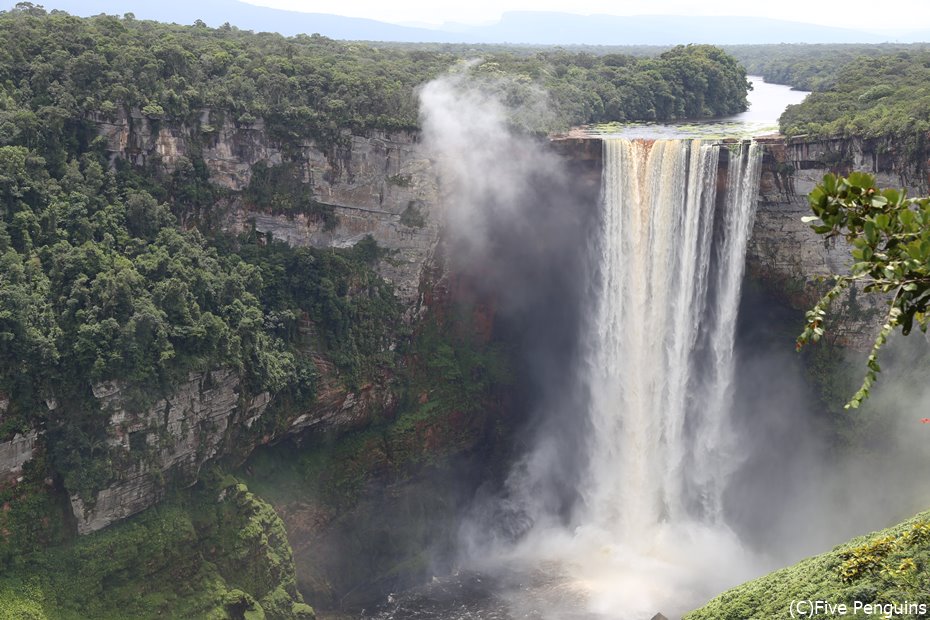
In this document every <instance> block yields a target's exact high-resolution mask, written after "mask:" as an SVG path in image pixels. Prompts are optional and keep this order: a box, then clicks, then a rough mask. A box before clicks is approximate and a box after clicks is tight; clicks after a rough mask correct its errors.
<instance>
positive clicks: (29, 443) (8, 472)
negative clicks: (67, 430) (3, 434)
mask: <svg viewBox="0 0 930 620" xmlns="http://www.w3.org/2000/svg"><path fill="white" fill-rule="evenodd" d="M38 436H39V435H38V433H37V432H36V431H34V430H32V431H29V432H28V433H26V434H24V435H23V434H20V433H16V434H15V435H13V438H12V439H10V440H9V441H4V442H0V484H2V483H3V482H5V481H6V480H9V479H13V480H15V479H16V478H17V477H18V476H19V474H20V472H22V470H23V465H24V464H25V463H26V461H28V460H29V459H31V458H32V455H33V453H34V452H35V446H36V440H37V439H38Z"/></svg>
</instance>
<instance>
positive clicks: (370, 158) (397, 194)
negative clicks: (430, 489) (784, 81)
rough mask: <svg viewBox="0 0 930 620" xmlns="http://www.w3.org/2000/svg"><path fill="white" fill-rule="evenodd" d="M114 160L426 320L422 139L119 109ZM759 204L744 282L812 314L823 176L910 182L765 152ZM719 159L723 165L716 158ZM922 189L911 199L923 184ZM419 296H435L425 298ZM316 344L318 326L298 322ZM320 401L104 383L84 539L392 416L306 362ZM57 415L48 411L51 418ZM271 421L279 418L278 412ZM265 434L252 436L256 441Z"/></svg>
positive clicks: (102, 124)
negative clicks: (342, 265)
mask: <svg viewBox="0 0 930 620" xmlns="http://www.w3.org/2000/svg"><path fill="white" fill-rule="evenodd" d="M94 121H95V122H96V124H97V127H98V130H99V133H100V135H101V136H102V137H103V138H104V140H105V141H106V144H107V150H108V152H109V154H110V157H111V160H112V161H113V162H114V163H115V162H116V160H118V159H122V160H125V161H128V162H131V163H133V164H135V165H140V166H151V165H158V166H164V167H165V169H167V170H172V169H174V168H175V167H178V166H182V165H185V160H186V161H188V162H189V161H190V160H191V158H194V157H198V158H201V159H202V161H203V163H204V165H205V166H206V169H207V170H208V171H209V175H210V181H211V182H212V183H214V184H215V185H217V186H218V187H221V188H223V189H224V190H227V192H226V193H225V195H224V198H223V199H222V200H221V203H220V204H219V205H218V207H217V213H216V214H213V215H214V216H215V217H216V221H217V222H218V225H219V227H221V228H222V229H225V230H227V231H231V232H246V231H249V230H251V229H252V228H253V227H254V230H256V231H258V232H260V233H264V234H267V235H270V236H272V237H274V238H275V239H279V240H282V241H285V242H287V243H289V244H291V245H296V246H302V245H303V246H314V247H318V248H329V247H334V248H335V247H347V246H351V245H353V244H354V243H356V242H358V241H359V240H361V239H362V238H364V237H365V236H366V235H371V236H372V237H373V238H374V239H375V241H377V243H378V245H379V246H380V247H382V248H384V249H386V250H388V253H387V254H386V256H385V257H384V258H383V259H381V260H380V262H379V263H378V265H377V270H378V272H379V273H380V275H382V276H383V277H384V278H385V279H387V280H389V281H390V282H392V283H393V285H394V287H395V290H396V293H397V295H398V297H399V298H400V300H401V301H402V302H403V304H404V313H405V316H406V317H407V320H408V321H411V322H414V321H416V320H417V318H418V317H420V316H423V315H424V313H426V312H427V310H428V306H429V305H430V304H432V303H433V299H432V297H431V296H432V295H434V294H435V292H436V291H442V290H446V289H445V288H444V287H443V286H433V285H434V284H435V282H433V283H432V284H433V285H428V286H424V282H425V281H426V280H429V279H432V280H434V281H435V280H436V279H437V278H438V279H441V278H442V277H443V274H442V273H441V272H442V269H437V268H436V265H437V264H441V262H442V261H441V257H438V256H436V254H437V252H438V250H437V248H438V241H439V236H440V235H439V229H440V220H441V208H442V202H443V198H442V192H443V188H442V183H441V179H440V178H439V176H438V172H437V170H438V166H436V165H435V162H434V161H433V158H432V156H431V154H430V153H428V152H426V150H425V148H424V147H423V145H422V144H421V143H420V142H419V136H418V135H417V134H415V133H405V132H400V133H384V132H373V133H371V134H368V135H365V136H354V135H345V136H343V139H342V140H340V141H339V144H338V145H329V146H326V147H322V146H320V145H318V144H316V143H314V142H313V141H309V140H308V141H304V142H301V143H299V144H297V145H294V144H289V145H288V147H287V148H284V147H282V145H281V144H279V143H277V142H276V141H275V140H273V139H272V138H271V137H270V136H269V133H268V131H266V129H265V128H264V126H263V125H262V123H261V122H260V121H258V122H256V123H254V124H251V125H247V126H240V125H236V124H234V123H233V122H231V121H230V120H229V119H228V118H225V117H222V116H216V115H214V114H212V113H211V112H210V111H204V112H203V114H202V115H201V117H200V119H199V122H198V123H194V124H192V125H189V126H188V125H172V124H169V123H166V122H163V121H158V120H153V119H148V118H146V117H144V116H143V115H142V114H141V113H139V112H138V111H122V112H121V113H120V114H119V115H118V116H117V117H116V118H114V119H105V118H97V119H94ZM765 142H766V144H765V156H764V157H765V159H764V162H763V175H762V181H761V183H760V188H759V206H758V210H757V213H756V219H755V225H754V229H753V234H752V238H751V240H750V245H749V249H748V256H747V261H748V268H749V273H750V274H751V276H752V277H754V278H757V279H759V280H761V281H763V282H766V283H767V284H768V285H769V286H770V287H771V288H773V289H774V290H776V291H777V292H778V294H779V295H783V296H784V297H785V298H786V299H787V300H788V301H789V302H790V303H792V304H793V305H795V306H796V307H798V308H806V307H809V306H810V305H811V304H812V303H813V301H815V300H816V298H817V296H818V295H819V294H820V292H822V291H823V290H824V284H823V283H822V282H819V281H818V280H817V276H818V275H827V274H829V273H834V272H840V271H843V270H845V269H846V268H847V267H848V265H849V258H848V250H847V248H846V247H844V245H843V243H842V242H841V241H837V242H827V243H825V242H824V241H823V240H822V239H821V238H820V237H818V236H817V235H815V234H814V233H813V232H812V231H811V230H810V228H809V226H808V225H807V224H804V223H803V222H802V221H801V217H802V216H803V215H806V214H808V213H809V209H808V206H807V197H806V196H807V192H809V191H810V189H812V187H813V186H814V185H815V184H816V183H817V182H818V181H819V180H820V178H821V177H822V175H823V174H824V173H825V172H827V171H830V170H833V171H837V172H841V173H847V172H848V171H849V169H851V168H850V167H854V168H856V169H864V170H867V171H870V172H875V173H877V174H878V176H879V183H880V184H882V185H887V186H901V185H904V184H905V183H904V181H907V182H910V183H912V184H914V183H915V178H916V179H917V181H920V178H919V177H915V176H914V175H913V174H910V175H905V174H903V173H902V172H901V170H902V169H901V168H900V167H896V164H895V161H894V159H893V158H889V157H886V156H884V155H882V154H881V153H880V151H881V149H880V148H879V146H880V145H879V146H875V145H874V144H873V145H870V144H868V143H863V142H851V141H820V142H805V141H792V142H786V141H785V140H783V139H781V138H780V137H778V138H771V139H767V140H765ZM549 148H551V149H553V150H554V151H555V152H556V153H557V154H559V155H560V156H561V157H563V158H564V159H565V161H566V163H567V164H568V166H569V168H570V171H571V174H572V176H573V178H574V179H575V181H576V182H577V184H578V188H579V190H578V191H579V194H580V195H588V196H591V195H597V192H598V191H599V187H600V178H601V165H602V152H601V142H600V140H598V139H596V138H591V137H574V138H565V139H556V140H552V141H551V142H550V143H549ZM722 161H723V159H722ZM260 163H263V164H265V165H266V166H277V165H281V164H283V163H290V164H294V165H296V166H297V167H298V169H299V170H300V173H301V175H302V181H303V183H304V184H305V186H306V188H307V191H308V192H309V193H311V195H312V196H313V197H314V199H315V200H317V201H318V202H320V203H322V204H324V205H326V206H327V208H330V209H331V210H332V213H333V214H334V215H335V219H334V221H330V222H329V223H328V224H327V223H326V222H324V221H320V220H319V219H317V218H314V217H313V216H312V215H308V214H301V213H297V214H288V213H276V212H274V210H273V209H272V208H270V206H267V205H255V204H251V203H250V202H249V201H248V200H246V198H245V194H246V192H247V189H248V188H249V184H250V182H251V180H252V174H253V169H254V167H255V166H256V164H260ZM922 182H923V185H921V184H920V183H916V188H917V190H918V191H919V190H920V189H921V188H925V187H926V179H923V180H922ZM421 291H431V292H430V293H429V294H424V293H421ZM842 305H843V308H842V312H841V317H842V319H841V320H840V321H838V322H837V325H836V329H835V330H834V332H833V333H834V334H836V340H837V341H838V342H839V343H840V344H844V345H848V346H852V347H856V348H862V347H866V346H868V345H869V344H870V343H871V339H872V333H873V327H874V325H875V324H876V316H875V315H877V314H878V313H879V312H880V311H881V308H880V307H879V306H880V304H879V303H877V302H870V303H868V304H867V303H865V302H863V301H861V300H858V299H857V297H856V296H855V295H853V296H852V297H847V298H846V299H845V300H843V302H842ZM301 329H302V330H306V331H308V332H311V331H312V329H313V326H312V323H311V322H310V321H308V320H304V321H302V322H301ZM314 360H315V363H316V366H317V369H318V371H319V373H320V376H321V388H320V390H319V393H318V396H317V398H316V400H315V401H314V402H313V403H310V404H307V405H306V406H305V407H304V408H303V409H298V410H289V411H287V412H286V413H285V416H286V420H285V422H284V424H276V425H274V428H275V429H277V430H275V431H273V432H266V431H262V432H253V431H252V430H251V429H252V427H253V425H254V424H255V423H256V422H257V421H259V420H260V419H261V418H262V416H263V415H265V414H266V412H267V411H268V410H269V404H270V402H271V400H272V397H271V395H269V394H265V393H263V394H259V395H257V396H254V397H250V398H246V397H245V396H244V395H243V390H241V389H240V380H241V379H240V377H239V376H238V375H237V374H236V373H235V372H233V371H232V370H229V369H214V370H213V371H212V372H206V373H194V374H191V375H190V376H189V377H188V379H187V381H185V382H183V383H182V384H180V385H178V386H177V389H176V390H175V391H174V393H172V394H169V395H165V396H164V397H162V398H161V399H159V400H158V401H157V402H156V403H155V404H154V405H151V406H150V407H147V408H145V409H144V410H143V411H141V412H139V411H131V410H130V408H128V407H126V406H125V405H124V403H123V386H121V385H119V384H116V383H110V384H101V385H98V386H97V387H96V388H95V390H94V395H95V397H96V398H97V399H98V402H99V403H100V406H101V409H102V410H103V411H105V412H106V413H107V415H109V425H110V433H109V435H110V437H109V443H110V445H111V446H113V447H116V448H120V449H121V450H122V453H123V454H124V455H125V457H126V458H125V459H123V460H122V461H121V462H120V466H119V467H118V472H117V480H116V481H115V482H113V483H112V484H111V485H109V486H108V487H107V488H105V489H103V490H102V491H100V492H99V493H98V494H97V496H96V498H90V501H86V500H87V499H88V498H80V497H77V496H76V495H75V496H73V497H72V498H71V505H72V509H73V512H74V516H75V518H76V520H77V524H78V530H79V532H81V533H87V532H91V531H94V530H97V529H100V528H102V527H105V526H106V525H108V524H110V523H113V522H115V521H118V520H120V519H122V518H125V517H127V516H130V515H132V514H135V513H137V512H139V511H141V510H144V509H145V508H147V507H149V506H151V505H153V504H154V503H156V502H157V501H159V499H160V498H161V497H162V495H163V493H164V490H165V489H166V488H167V486H168V483H169V481H170V482H172V483H175V484H191V483H193V482H194V481H195V480H196V478H197V475H198V473H199V471H200V468H201V467H202V466H203V464H205V463H206V462H208V461H210V460H211V459H214V458H216V457H218V456H222V455H224V454H229V453H235V454H237V455H241V456H244V455H247V454H248V453H249V451H251V449H252V448H254V447H255V446H257V445H261V444H265V443H269V442H272V441H277V440H279V439H281V438H282V437H283V436H286V435H288V434H297V433H301V432H304V431H306V430H307V429H310V428H312V429H315V430H318V431H325V430H327V429H348V428H362V427H364V426H366V425H367V424H368V422H369V421H370V420H371V419H372V416H374V415H380V414H381V413H383V412H384V411H390V410H391V409H392V408H394V407H396V402H395V400H396V399H395V396H394V394H393V393H392V391H391V389H390V383H391V378H390V377H389V376H381V377H373V378H371V380H370V381H369V382H367V383H366V384H365V385H363V386H362V387H360V388H358V389H355V390H349V389H348V388H347V387H345V386H344V385H343V384H342V382H340V381H339V379H338V378H337V377H336V376H335V374H334V373H333V372H332V364H331V363H330V362H329V361H328V360H326V359H325V358H324V357H322V356H320V355H314ZM54 405H55V403H54V401H50V402H49V407H50V408H51V407H53V406H54ZM279 414H280V412H276V413H275V415H279ZM262 427H263V426H262V425H261V424H259V425H258V426H256V428H262ZM40 437H41V436H40V435H39V434H37V433H36V432H35V431H30V432H28V433H23V434H17V435H15V436H14V437H13V438H11V439H10V440H8V441H6V442H4V443H0V477H3V478H5V479H10V478H13V479H15V477H16V476H17V474H18V472H19V471H20V470H21V468H22V466H23V464H24V463H25V462H27V461H28V460H29V458H30V457H31V456H32V454H33V451H34V450H35V449H36V445H37V442H40V441H41V440H40Z"/></svg>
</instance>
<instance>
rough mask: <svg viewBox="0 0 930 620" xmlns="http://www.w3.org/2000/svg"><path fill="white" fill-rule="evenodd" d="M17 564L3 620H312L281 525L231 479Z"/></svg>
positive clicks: (5, 592)
mask: <svg viewBox="0 0 930 620" xmlns="http://www.w3.org/2000/svg"><path fill="white" fill-rule="evenodd" d="M16 564H17V565H16V566H15V567H12V570H9V569H8V570H7V571H5V574H0V617H2V618H28V619H35V620H45V619H49V620H51V619H62V620H71V619H75V620H77V619H79V618H80V619H83V618H99V619H101V620H106V619H110V618H113V619H116V618H139V619H142V618H211V619H213V618H215V619H220V618H243V619H246V618H248V619H251V620H259V619H262V618H268V619H269V620H271V619H272V618H280V619H288V620H297V619H309V618H312V617H313V610H312V609H311V608H310V607H309V606H308V605H305V604H304V603H303V601H302V599H301V597H300V595H299V594H298V593H297V589H296V585H295V584H296V582H295V574H294V565H293V560H292V557H291V549H290V547H289V545H288V543H287V538H286V536H285V532H284V526H283V524H282V523H281V521H280V519H279V518H278V517H277V515H276V514H275V513H274V511H273V510H272V508H271V506H269V505H268V504H266V503H265V502H263V501H261V500H260V499H258V498H257V497H256V496H254V495H253V494H252V493H250V492H249V491H248V489H247V488H246V487H245V485H243V484H237V483H236V482H235V481H234V480H232V479H228V478H227V479H226V480H225V481H222V482H221V481H219V480H218V479H216V480H214V481H213V483H212V484H209V485H200V488H198V490H196V491H193V492H190V493H186V494H183V495H179V496H178V497H176V498H173V499H171V500H169V501H167V502H166V503H164V504H163V505H161V506H159V507H158V508H153V509H151V510H148V511H146V512H145V513H143V514H141V515H139V516H137V517H134V518H132V519H129V520H127V521H125V522H123V523H120V524H118V525H116V526H113V527H111V528H108V529H106V530H103V531H101V532H97V533H95V534H91V535H89V536H86V537H82V538H80V539H78V540H77V541H75V542H74V543H71V544H67V545H63V546H59V547H53V548H50V549H48V550H45V551H41V552H38V553H35V554H32V555H30V556H27V557H23V558H19V559H18V560H17V562H16Z"/></svg>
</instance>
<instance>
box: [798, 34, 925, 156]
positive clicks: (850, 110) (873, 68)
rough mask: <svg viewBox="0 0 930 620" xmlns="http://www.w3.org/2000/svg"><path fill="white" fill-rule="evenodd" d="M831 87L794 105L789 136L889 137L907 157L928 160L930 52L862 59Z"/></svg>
mask: <svg viewBox="0 0 930 620" xmlns="http://www.w3.org/2000/svg"><path fill="white" fill-rule="evenodd" d="M835 77H836V82H835V84H833V85H832V86H831V87H830V88H829V89H828V90H824V91H821V92H815V93H812V94H811V95H810V96H808V97H807V99H805V101H803V102H802V103H800V104H798V105H795V106H789V107H788V109H787V110H786V111H785V113H784V114H783V115H782V117H781V119H780V124H781V131H782V133H784V134H785V135H788V136H796V135H808V136H812V137H846V136H857V137H862V138H889V139H890V140H891V145H892V146H893V149H894V152H895V153H897V154H900V155H903V159H902V161H906V162H908V163H914V164H917V163H919V162H921V161H923V163H924V164H925V163H926V161H925V160H926V156H925V155H924V154H925V153H926V151H927V134H928V132H930V87H928V86H927V84H928V82H930V51H914V52H898V53H896V54H890V55H884V56H877V57H861V58H858V59H856V60H854V61H852V62H850V63H849V64H847V65H846V66H845V67H843V68H842V69H840V70H839V71H837V72H836V73H835Z"/></svg>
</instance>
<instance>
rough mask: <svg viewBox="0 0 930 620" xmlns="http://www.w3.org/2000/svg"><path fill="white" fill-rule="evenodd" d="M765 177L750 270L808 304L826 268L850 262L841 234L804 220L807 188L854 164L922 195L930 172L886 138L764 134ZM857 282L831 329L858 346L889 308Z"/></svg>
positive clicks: (832, 270)
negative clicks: (822, 232)
mask: <svg viewBox="0 0 930 620" xmlns="http://www.w3.org/2000/svg"><path fill="white" fill-rule="evenodd" d="M763 142H764V143H765V151H764V159H763V172H762V179H761V182H760V187H759V203H758V207H757V209H756V219H755V223H754V227H753V233H752V237H751V239H750V242H749V247H748V249H747V256H746V260H747V267H748V270H749V273H750V274H751V275H752V276H753V277H755V278H758V279H760V280H763V281H766V282H768V283H769V284H770V287H771V289H772V290H773V291H775V292H777V293H778V294H780V295H781V296H782V297H784V298H785V299H786V300H787V301H789V302H790V303H791V304H792V305H793V306H795V307H797V308H799V309H806V308H809V307H810V306H812V305H813V304H814V303H816V301H817V299H819V297H820V296H821V295H822V294H823V293H824V292H825V291H826V290H827V287H828V286H829V283H828V282H826V281H824V277H825V276H829V275H830V274H836V273H846V272H848V271H849V268H850V267H851V265H852V256H851V255H850V248H849V246H848V245H847V244H846V242H845V241H844V240H843V239H831V240H825V239H824V238H823V237H821V236H819V235H817V234H816V233H814V232H813V231H812V230H811V228H810V224H807V223H805V222H803V221H802V220H801V218H802V217H804V216H806V215H810V214H811V211H810V206H809V204H808V198H807V195H808V194H809V193H810V192H811V190H813V189H814V187H816V186H817V184H818V183H820V182H821V181H822V179H823V176H824V175H825V174H827V173H828V172H832V173H835V174H841V175H848V174H849V173H850V172H852V171H853V170H859V171H863V172H868V173H870V174H873V175H874V176H875V177H876V183H877V184H878V185H879V186H880V187H906V188H908V189H909V190H910V193H912V194H914V195H916V194H918V193H920V192H923V191H925V190H926V179H925V178H924V179H923V180H921V177H919V176H918V175H916V174H915V172H914V168H913V166H909V165H905V164H903V163H901V162H899V161H898V160H896V159H895V158H894V157H892V156H891V155H889V152H888V150H887V147H886V146H884V145H883V143H882V142H880V141H875V140H873V141H864V140H852V139H835V140H817V141H808V140H785V139H784V138H782V137H781V136H776V137H772V138H767V139H764V140H763ZM859 292H860V291H858V290H854V291H851V293H850V294H847V295H844V296H842V297H841V298H840V299H838V300H837V301H836V302H835V304H836V305H835V307H834V313H833V317H834V318H833V321H832V325H829V326H828V330H827V333H828V337H830V338H833V339H834V342H835V343H836V344H840V345H844V346H848V347H851V348H853V349H859V350H863V349H867V348H869V347H870V346H871V345H872V341H873V340H874V337H875V334H876V332H877V330H878V326H879V325H880V323H881V317H883V316H884V312H886V310H887V308H886V307H885V305H884V301H883V299H881V298H880V297H876V296H874V295H861V294H859Z"/></svg>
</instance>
